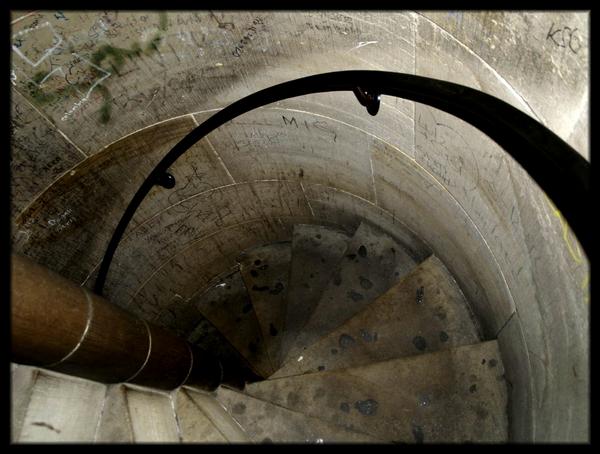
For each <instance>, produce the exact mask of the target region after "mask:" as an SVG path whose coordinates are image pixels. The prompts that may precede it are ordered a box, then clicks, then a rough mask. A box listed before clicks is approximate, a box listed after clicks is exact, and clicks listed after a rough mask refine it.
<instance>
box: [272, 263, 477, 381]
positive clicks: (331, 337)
mask: <svg viewBox="0 0 600 454" xmlns="http://www.w3.org/2000/svg"><path fill="white" fill-rule="evenodd" d="M480 341H481V337H480V336H479V334H478V330H477V327H476V324H475V321H474V319H473V316H472V314H471V311H470V308H469V306H468V303H467V301H466V299H465V297H464V295H463V294H462V291H461V290H460V288H459V287H458V284H457V283H456V281H455V280H454V278H453V277H452V275H451V274H450V273H449V272H448V270H447V269H446V267H445V266H444V264H443V263H442V262H441V261H440V260H439V259H438V258H437V257H435V256H430V257H429V258H427V259H426V260H425V261H423V262H422V263H421V264H419V265H418V266H417V267H416V268H414V269H413V270H412V271H411V272H410V273H409V274H407V275H406V276H404V277H403V278H402V279H400V280H399V281H398V282H397V283H396V284H395V285H394V286H392V287H391V288H390V289H389V290H388V291H387V292H385V293H384V294H383V295H381V296H380V297H378V298H377V299H376V300H375V301H373V302H372V303H371V304H369V305H368V306H366V307H365V308H363V309H362V311H361V312H359V313H358V314H356V315H355V316H354V317H352V318H351V319H350V320H348V321H346V322H345V323H344V324H342V325H341V326H339V327H338V328H337V329H335V330H334V331H332V332H331V333H329V334H327V335H326V336H324V337H323V338H321V339H319V340H318V341H317V342H315V343H314V344H312V345H311V346H310V347H308V348H307V349H306V350H304V352H303V353H302V355H301V356H300V357H299V358H294V359H291V360H289V361H288V362H287V363H286V364H284V365H283V366H282V367H281V368H280V369H279V370H278V371H277V372H276V373H275V374H273V375H272V376H271V377H269V378H270V379H273V378H279V377H285V376H291V375H298V374H303V373H308V372H317V371H322V370H336V369H343V368H348V367H358V366H364V365H367V364H372V363H375V362H381V361H386V360H389V359H394V358H399V357H403V356H411V355H415V354H420V353H427V352H432V351H437V350H441V349H446V348H452V347H457V346H460V345H470V344H475V343H477V342H480Z"/></svg>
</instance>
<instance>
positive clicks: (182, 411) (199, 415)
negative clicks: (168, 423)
mask: <svg viewBox="0 0 600 454" xmlns="http://www.w3.org/2000/svg"><path fill="white" fill-rule="evenodd" d="M172 399H173V402H174V406H175V413H176V414H177V421H178V423H179V430H180V435H181V441H182V443H228V441H227V438H226V437H225V435H224V434H223V433H222V432H221V431H220V430H219V428H218V427H217V426H216V425H215V424H214V423H213V422H212V421H211V420H210V418H209V417H208V416H207V414H206V413H205V411H204V410H203V409H202V408H201V407H200V406H199V405H198V404H197V403H196V402H195V401H194V400H193V399H192V398H191V397H190V395H189V393H188V392H187V391H186V390H185V389H184V388H178V389H177V390H175V391H173V393H172Z"/></svg>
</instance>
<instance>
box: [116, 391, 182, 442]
mask: <svg viewBox="0 0 600 454" xmlns="http://www.w3.org/2000/svg"><path fill="white" fill-rule="evenodd" d="M126 399H127V407H128V410H129V416H130V418H131V426H132V428H133V437H134V440H135V442H136V443H148V442H154V443H160V442H162V443H178V442H180V441H181V440H180V438H179V430H178V427H177V419H176V417H175V412H174V409H173V402H172V401H171V396H170V395H169V394H167V393H164V392H158V391H153V390H150V389H146V388H144V389H142V388H141V387H137V386H136V387H135V388H134V387H132V385H126Z"/></svg>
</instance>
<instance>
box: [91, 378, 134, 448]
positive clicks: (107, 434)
mask: <svg viewBox="0 0 600 454" xmlns="http://www.w3.org/2000/svg"><path fill="white" fill-rule="evenodd" d="M126 393H127V388H126V387H125V386H123V385H121V384H117V385H109V386H108V389H107V391H106V398H105V400H104V408H103V409H102V416H101V417H100V422H99V424H98V432H97V434H96V441H97V442H100V443H108V442H110V443H133V442H134V441H135V437H134V434H133V426H132V424H131V417H130V414H129V407H128V404H127V395H126Z"/></svg>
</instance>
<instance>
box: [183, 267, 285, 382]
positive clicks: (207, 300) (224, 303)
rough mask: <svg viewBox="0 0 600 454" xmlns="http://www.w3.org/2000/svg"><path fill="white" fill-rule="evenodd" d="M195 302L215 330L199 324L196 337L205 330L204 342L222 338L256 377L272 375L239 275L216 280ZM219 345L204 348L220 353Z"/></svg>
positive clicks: (256, 320)
mask: <svg viewBox="0 0 600 454" xmlns="http://www.w3.org/2000/svg"><path fill="white" fill-rule="evenodd" d="M194 300H195V306H196V308H197V310H198V312H199V313H200V314H201V315H202V316H203V317H204V318H206V320H208V321H209V322H210V324H212V325H213V326H214V327H215V328H216V330H211V329H210V326H208V324H206V323H200V322H199V323H198V324H197V325H196V327H195V337H196V338H198V336H199V334H200V332H201V331H202V330H205V332H204V333H203V336H202V338H203V339H204V340H205V343H206V342H209V341H210V340H211V339H213V340H215V341H216V340H217V339H218V338H221V337H225V338H226V339H227V340H228V341H229V343H230V344H231V345H232V346H233V347H234V348H235V350H237V351H238V352H239V354H241V355H242V356H243V357H244V358H245V359H246V360H247V361H248V363H249V364H250V365H251V367H252V368H253V369H254V370H255V371H256V372H257V373H258V374H260V375H262V376H264V377H268V376H269V375H270V374H272V373H273V371H274V367H273V366H272V364H271V363H270V362H269V360H268V356H267V354H266V352H265V349H266V343H265V342H264V340H263V334H262V331H261V327H260V325H259V323H258V319H257V317H256V313H255V312H254V306H253V305H252V302H251V301H250V296H249V295H248V291H247V289H246V286H245V284H244V281H243V279H242V276H241V275H240V273H239V272H237V271H236V272H234V273H231V274H229V275H227V276H225V277H223V278H219V279H217V280H215V282H214V283H213V284H212V285H211V287H210V288H209V289H208V290H207V291H206V292H204V293H203V294H201V295H198V296H197V297H195V298H194ZM209 331H210V332H209ZM213 331H214V332H213ZM219 332H220V335H219ZM220 343H221V342H212V344H217V345H210V346H205V348H206V347H209V348H208V350H209V351H216V350H215V348H217V349H220V350H221V349H222V347H220V346H219V345H218V344H220ZM230 356H231V353H230V352H229V353H228V357H230Z"/></svg>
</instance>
